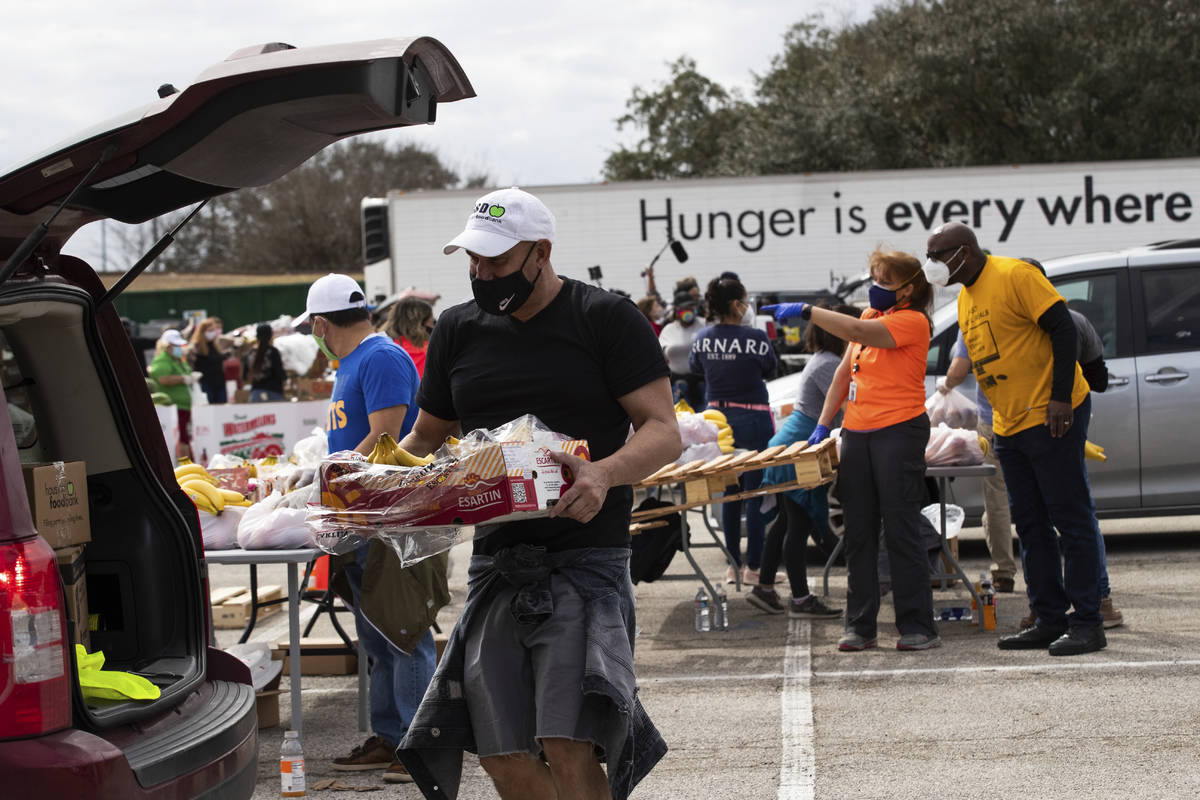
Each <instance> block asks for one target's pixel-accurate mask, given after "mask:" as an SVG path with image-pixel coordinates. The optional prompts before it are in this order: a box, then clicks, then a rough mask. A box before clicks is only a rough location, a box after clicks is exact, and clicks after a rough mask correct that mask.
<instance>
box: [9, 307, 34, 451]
mask: <svg viewBox="0 0 1200 800" xmlns="http://www.w3.org/2000/svg"><path fill="white" fill-rule="evenodd" d="M0 375H2V382H3V386H4V397H5V399H6V400H7V401H8V416H9V417H10V418H11V419H12V426H13V435H14V437H15V438H16V440H17V448H18V449H19V450H21V451H22V452H21V460H22V461H36V460H38V459H37V455H36V451H37V449H38V448H37V445H38V431H37V420H35V419H34V416H33V402H32V396H31V393H32V392H33V390H34V385H33V381H32V380H29V379H26V378H25V376H24V375H22V374H21V366H20V365H19V364H18V363H17V359H16V356H15V355H14V354H13V352H12V350H11V349H10V348H9V346H8V339H7V337H5V335H4V329H3V328H0Z"/></svg>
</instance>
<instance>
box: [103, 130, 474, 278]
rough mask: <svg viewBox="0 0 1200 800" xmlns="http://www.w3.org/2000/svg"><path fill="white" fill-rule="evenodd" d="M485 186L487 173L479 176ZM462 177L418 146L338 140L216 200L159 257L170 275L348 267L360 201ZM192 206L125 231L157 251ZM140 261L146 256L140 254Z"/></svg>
mask: <svg viewBox="0 0 1200 800" xmlns="http://www.w3.org/2000/svg"><path fill="white" fill-rule="evenodd" d="M469 181H471V182H475V183H477V184H483V183H486V182H488V179H487V177H486V176H472V177H471V178H469ZM458 183H459V178H458V176H457V175H456V174H455V173H454V172H452V171H451V170H450V169H448V168H447V167H446V166H444V165H443V164H442V163H441V161H440V160H439V159H438V157H437V155H436V154H435V153H433V152H430V151H428V150H424V149H422V148H420V147H417V146H415V145H403V146H400V147H395V146H391V145H389V144H388V143H386V142H384V141H381V140H376V139H367V138H356V139H349V140H346V141H343V142H339V143H337V144H335V145H332V146H331V147H328V148H326V149H324V150H322V151H321V152H319V153H317V154H316V155H315V156H313V157H312V158H311V159H309V160H308V161H307V162H305V163H304V164H302V165H301V166H299V167H297V168H296V169H294V170H292V171H291V172H289V173H288V174H286V175H284V176H283V177H282V178H280V179H278V180H276V181H273V182H272V183H270V184H268V185H266V186H262V187H257V188H251V189H242V190H239V191H236V192H231V193H229V194H226V195H221V196H219V197H215V198H213V199H212V200H211V201H209V203H208V206H207V207H206V208H205V209H203V210H202V211H201V212H200V214H199V215H197V217H196V218H195V219H193V220H192V221H191V223H189V224H188V226H187V227H185V228H184V229H183V231H182V232H181V233H180V234H179V236H178V237H177V239H176V241H175V243H174V244H172V245H171V247H170V248H168V249H167V250H166V251H165V252H164V253H163V254H162V256H160V257H159V259H158V261H157V262H156V265H155V268H156V269H161V270H163V271H167V272H262V273H280V272H323V271H335V272H346V271H349V270H352V269H354V268H356V267H357V266H358V265H359V264H360V259H361V253H362V243H361V242H362V239H361V236H362V228H361V221H360V218H359V215H360V207H361V206H360V203H361V201H362V198H364V197H377V196H382V195H384V194H386V193H387V192H388V191H389V190H391V189H400V190H404V191H411V190H417V189H447V188H453V187H454V186H456V185H457V184H458ZM183 214H184V212H176V213H175V214H173V215H169V217H167V218H162V219H157V220H151V222H149V223H147V224H146V225H144V226H139V227H137V228H133V229H130V230H128V231H126V233H125V234H124V235H123V236H122V239H123V246H124V248H126V249H135V250H136V251H137V252H138V254H139V255H140V252H144V251H145V250H146V249H148V247H149V245H150V244H152V243H153V242H154V241H156V240H157V238H158V237H159V236H160V235H161V234H162V233H163V232H164V231H166V230H167V229H169V227H170V226H172V225H174V224H175V222H176V221H177V220H179V219H181V218H182V216H183ZM133 257H134V258H136V257H137V256H136V255H135V256H133Z"/></svg>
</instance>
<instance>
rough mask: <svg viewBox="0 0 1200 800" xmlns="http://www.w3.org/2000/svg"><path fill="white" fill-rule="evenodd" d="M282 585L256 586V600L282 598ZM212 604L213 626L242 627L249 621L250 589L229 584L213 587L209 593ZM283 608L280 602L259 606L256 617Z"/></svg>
mask: <svg viewBox="0 0 1200 800" xmlns="http://www.w3.org/2000/svg"><path fill="white" fill-rule="evenodd" d="M283 596H284V595H283V587H281V586H275V585H267V586H259V587H258V602H260V603H262V602H265V601H267V600H279V599H282V598H283ZM209 602H210V603H211V604H212V624H213V627H214V628H218V629H227V628H244V627H246V623H247V622H249V621H250V589H249V588H248V587H246V586H230V587H226V588H223V589H213V590H212V591H211V592H210V593H209ZM281 610H283V604H282V603H275V604H273V605H269V606H260V607H259V609H258V619H260V620H261V619H263V618H264V617H269V616H271V615H272V614H276V613H278V612H279V611H281Z"/></svg>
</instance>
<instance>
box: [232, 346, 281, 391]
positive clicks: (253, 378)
mask: <svg viewBox="0 0 1200 800" xmlns="http://www.w3.org/2000/svg"><path fill="white" fill-rule="evenodd" d="M256 358H258V353H257V352H252V353H250V355H248V356H246V358H245V360H244V361H243V362H242V368H243V369H244V370H245V375H246V378H247V379H249V380H250V388H251V389H253V390H255V391H265V392H279V393H280V394H283V382H284V380H286V379H287V373H286V372H285V371H284V369H283V357H282V356H281V355H279V350H278V349H277V348H276V347H275V345H271V346H269V347H268V348H267V352H266V354H265V357H264V358H263V363H262V369H261V371H260V372H259V373H258V374H257V375H255V374H253V373H254V359H256Z"/></svg>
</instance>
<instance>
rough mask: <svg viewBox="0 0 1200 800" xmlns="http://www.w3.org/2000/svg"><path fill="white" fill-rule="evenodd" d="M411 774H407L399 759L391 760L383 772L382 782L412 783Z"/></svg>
mask: <svg viewBox="0 0 1200 800" xmlns="http://www.w3.org/2000/svg"><path fill="white" fill-rule="evenodd" d="M412 779H413V778H412V775H409V774H408V770H406V769H405V768H404V765H403V764H401V763H400V759H396V760H395V761H393V762H392V765H391V766H390V767H388V768H387V772H385V773H383V782H384V783H412Z"/></svg>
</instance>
